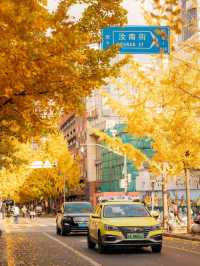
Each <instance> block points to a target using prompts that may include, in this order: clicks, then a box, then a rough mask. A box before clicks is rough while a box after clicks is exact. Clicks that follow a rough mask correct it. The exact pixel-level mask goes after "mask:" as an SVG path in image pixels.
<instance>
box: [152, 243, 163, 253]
mask: <svg viewBox="0 0 200 266" xmlns="http://www.w3.org/2000/svg"><path fill="white" fill-rule="evenodd" d="M151 250H152V252H153V253H160V252H161V250H162V245H156V246H152V247H151Z"/></svg>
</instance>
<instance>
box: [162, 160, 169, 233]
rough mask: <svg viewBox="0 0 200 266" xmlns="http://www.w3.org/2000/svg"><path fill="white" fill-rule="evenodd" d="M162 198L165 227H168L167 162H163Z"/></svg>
mask: <svg viewBox="0 0 200 266" xmlns="http://www.w3.org/2000/svg"><path fill="white" fill-rule="evenodd" d="M162 199H163V228H164V229H166V230H167V228H168V200H167V164H166V163H164V164H163V172H162Z"/></svg>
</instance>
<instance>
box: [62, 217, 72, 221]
mask: <svg viewBox="0 0 200 266" xmlns="http://www.w3.org/2000/svg"><path fill="white" fill-rule="evenodd" d="M63 222H64V223H71V222H72V217H70V216H65V217H64V219H63Z"/></svg>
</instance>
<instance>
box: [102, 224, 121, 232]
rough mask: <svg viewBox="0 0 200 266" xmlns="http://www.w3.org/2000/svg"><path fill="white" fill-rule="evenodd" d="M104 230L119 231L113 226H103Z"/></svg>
mask: <svg viewBox="0 0 200 266" xmlns="http://www.w3.org/2000/svg"><path fill="white" fill-rule="evenodd" d="M104 229H105V230H106V231H119V229H118V227H117V226H114V225H108V224H104Z"/></svg>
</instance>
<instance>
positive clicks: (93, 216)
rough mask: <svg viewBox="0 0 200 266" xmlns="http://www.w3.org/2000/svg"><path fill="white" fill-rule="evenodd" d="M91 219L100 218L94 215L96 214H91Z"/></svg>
mask: <svg viewBox="0 0 200 266" xmlns="http://www.w3.org/2000/svg"><path fill="white" fill-rule="evenodd" d="M91 217H92V218H94V219H98V218H101V217H100V216H99V215H96V214H92V215H91Z"/></svg>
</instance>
